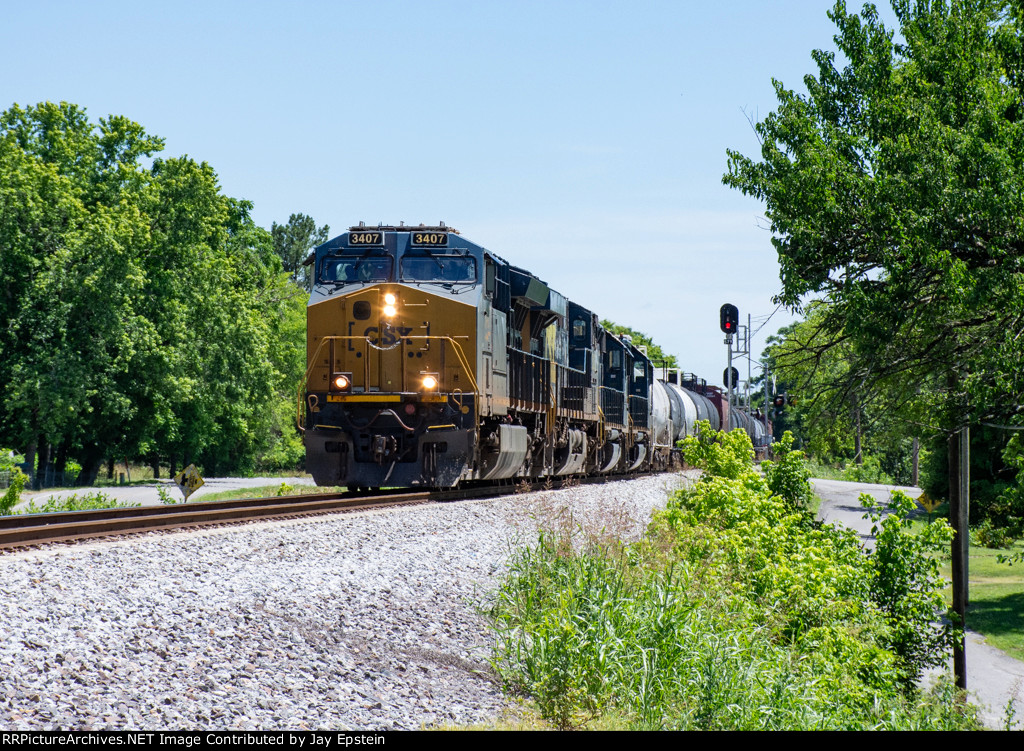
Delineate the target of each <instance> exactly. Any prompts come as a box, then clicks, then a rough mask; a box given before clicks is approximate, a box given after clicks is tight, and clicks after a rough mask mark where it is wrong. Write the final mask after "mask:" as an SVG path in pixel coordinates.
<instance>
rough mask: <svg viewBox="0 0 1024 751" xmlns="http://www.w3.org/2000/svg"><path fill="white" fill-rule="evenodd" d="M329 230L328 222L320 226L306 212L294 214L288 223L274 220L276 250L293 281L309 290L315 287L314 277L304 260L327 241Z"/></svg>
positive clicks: (271, 231)
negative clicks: (304, 264) (279, 222)
mask: <svg viewBox="0 0 1024 751" xmlns="http://www.w3.org/2000/svg"><path fill="white" fill-rule="evenodd" d="M329 232H330V228H329V227H328V226H327V225H326V224H325V225H324V226H323V227H319V228H318V227H317V226H316V222H315V221H313V218H312V217H309V216H306V215H305V214H292V215H291V216H289V217H288V223H287V224H278V223H277V222H274V223H273V224H272V225H271V227H270V234H271V236H272V237H273V238H274V252H276V253H277V255H278V257H279V258H280V259H281V265H282V266H283V267H284V270H285V271H287V272H288V273H289V274H291V279H292V281H293V282H295V283H296V284H299V285H301V286H302V287H303V288H304V289H306V290H307V291H309V290H310V289H312V288H313V277H312V274H311V272H310V267H309V266H303V262H304V261H305V260H306V258H307V257H308V256H309V253H310V251H311V250H312V249H313V248H315V247H316V246H317V245H320V244H321V243H325V242H327V234H328V233H329Z"/></svg>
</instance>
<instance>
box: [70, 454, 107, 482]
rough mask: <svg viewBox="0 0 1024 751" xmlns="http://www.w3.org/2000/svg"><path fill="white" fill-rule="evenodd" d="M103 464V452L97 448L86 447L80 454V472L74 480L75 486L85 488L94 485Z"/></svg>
mask: <svg viewBox="0 0 1024 751" xmlns="http://www.w3.org/2000/svg"><path fill="white" fill-rule="evenodd" d="M102 464H103V452H102V451H100V449H99V447H97V446H86V447H85V451H84V452H83V453H82V471H81V472H79V473H78V477H77V478H75V485H77V486H78V487H80V488H86V487H89V486H90V485H95V484H96V477H97V476H98V475H99V473H100V466H102Z"/></svg>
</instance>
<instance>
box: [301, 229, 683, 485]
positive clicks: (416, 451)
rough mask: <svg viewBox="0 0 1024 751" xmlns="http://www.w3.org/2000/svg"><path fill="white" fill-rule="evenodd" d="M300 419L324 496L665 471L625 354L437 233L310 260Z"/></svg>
mask: <svg viewBox="0 0 1024 751" xmlns="http://www.w3.org/2000/svg"><path fill="white" fill-rule="evenodd" d="M308 262H309V263H312V264H313V265H314V271H313V276H314V280H315V282H314V286H313V290H312V293H311V296H310V301H309V307H308V310H307V363H308V367H307V371H306V378H305V385H304V389H303V391H302V404H300V407H299V409H300V426H301V427H303V429H304V433H305V444H306V457H307V463H306V466H307V470H308V471H309V472H310V473H311V474H312V475H313V478H314V479H315V481H316V482H317V484H319V485H345V486H348V487H380V486H398V487H413V486H426V487H451V486H454V485H456V484H458V483H460V482H463V481H474V480H486V481H501V480H511V479H514V478H520V477H522V478H540V477H546V476H565V475H576V474H599V473H608V474H610V473H616V472H628V471H636V470H641V469H648V468H652V467H661V466H665V465H667V463H668V462H669V461H670V459H671V450H672V449H671V444H672V443H673V440H672V438H671V436H670V435H669V434H670V432H671V430H670V429H669V428H668V425H667V423H668V421H669V419H670V417H669V407H670V405H669V401H668V399H667V397H665V395H664V394H663V393H661V392H660V391H657V387H656V386H655V379H654V369H653V366H652V364H651V362H650V360H649V359H648V358H647V357H646V356H645V355H644V353H643V352H641V351H640V350H639V349H637V348H636V347H634V346H633V345H632V343H631V342H630V341H628V339H620V338H619V337H616V336H614V335H613V334H612V333H611V332H609V331H606V330H605V329H604V328H603V327H601V325H600V323H599V319H598V317H597V316H596V315H595V314H594V313H592V312H591V311H589V310H587V309H586V308H584V307H582V306H580V305H577V304H576V303H573V302H571V301H569V300H567V299H566V298H565V297H564V296H562V295H561V294H559V293H558V292H557V291H555V290H554V289H551V288H550V287H549V286H548V285H547V284H546V283H545V282H543V281H542V280H541V279H539V278H538V277H536V276H534V275H533V274H531V273H529V272H528V271H525V270H524V269H521V268H518V267H516V266H513V265H511V264H509V263H508V262H506V261H504V260H503V259H502V258H500V257H499V256H497V255H496V254H494V253H492V252H490V251H488V250H487V249H486V248H484V247H482V246H480V245H477V244H475V243H473V242H470V241H469V240H467V239H465V238H464V237H462V236H461V235H460V234H459V233H458V232H457V231H456V230H454V229H452V228H450V227H446V226H445V225H444V224H443V223H441V224H439V225H437V226H429V227H428V226H423V225H420V226H418V227H417V226H409V227H407V226H404V225H399V226H383V225H378V226H376V227H367V226H365V225H362V224H360V225H359V226H355V227H351V228H350V229H349V231H348V232H345V233H343V234H341V235H339V236H337V237H335V238H333V239H331V240H329V241H328V242H326V243H324V244H322V245H320V246H319V247H317V248H316V249H315V250H314V253H313V254H312V256H311V257H310V259H309V261H308Z"/></svg>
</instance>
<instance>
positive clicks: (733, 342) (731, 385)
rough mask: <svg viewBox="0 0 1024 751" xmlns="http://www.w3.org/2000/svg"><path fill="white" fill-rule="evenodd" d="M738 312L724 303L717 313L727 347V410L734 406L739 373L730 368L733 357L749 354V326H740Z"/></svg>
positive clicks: (748, 367)
mask: <svg viewBox="0 0 1024 751" xmlns="http://www.w3.org/2000/svg"><path fill="white" fill-rule="evenodd" d="M739 321H740V311H739V308H737V307H736V306H735V305H732V304H731V303H726V304H725V305H723V306H722V308H721V310H720V311H719V325H720V327H721V329H722V333H723V334H725V344H726V346H727V347H728V353H729V365H728V367H727V368H726V369H725V374H724V375H725V378H723V380H724V381H725V387H726V393H727V394H728V396H729V409H730V410H731V409H732V408H733V406H734V402H735V397H734V394H735V392H736V387H737V386H738V385H739V372H738V371H737V370H736V368H734V367H733V366H732V359H733V356H734V355H735V356H738V357H742V356H744V355H749V354H750V326H749V323H748V325H747V326H740V325H739ZM749 369H750V365H749V361H748V365H747V370H748V373H747V384H748V385H749V383H750V373H749Z"/></svg>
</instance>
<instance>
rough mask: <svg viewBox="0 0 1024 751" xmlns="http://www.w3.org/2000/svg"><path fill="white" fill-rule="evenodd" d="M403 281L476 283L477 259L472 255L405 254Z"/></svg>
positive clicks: (403, 259) (402, 269) (402, 270)
mask: <svg viewBox="0 0 1024 751" xmlns="http://www.w3.org/2000/svg"><path fill="white" fill-rule="evenodd" d="M401 272H402V273H401V281H403V282H440V283H442V284H476V281H477V277H476V259H475V258H473V257H471V256H444V255H429V256H405V257H404V258H402V267H401Z"/></svg>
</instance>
